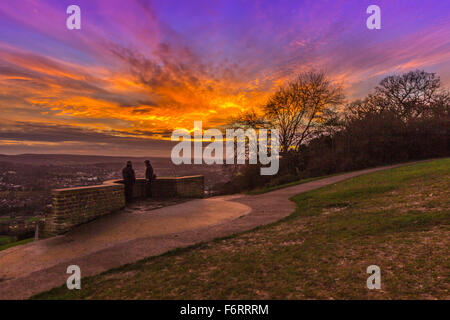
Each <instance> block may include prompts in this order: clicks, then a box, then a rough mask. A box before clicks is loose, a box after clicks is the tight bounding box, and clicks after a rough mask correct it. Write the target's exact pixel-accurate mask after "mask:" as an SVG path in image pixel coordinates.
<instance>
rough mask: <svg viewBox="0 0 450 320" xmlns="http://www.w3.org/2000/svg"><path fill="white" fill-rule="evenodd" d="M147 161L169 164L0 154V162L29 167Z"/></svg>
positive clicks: (97, 158) (104, 158) (59, 155)
mask: <svg viewBox="0 0 450 320" xmlns="http://www.w3.org/2000/svg"><path fill="white" fill-rule="evenodd" d="M146 159H149V160H150V161H151V162H152V163H154V164H163V163H168V162H170V158H158V157H147V158H146V157H113V156H94V155H73V154H19V155H4V154H0V162H12V163H20V164H29V165H51V164H52V165H59V166H60V165H74V164H96V163H125V162H127V161H128V160H131V161H133V162H136V163H140V162H144V160H146Z"/></svg>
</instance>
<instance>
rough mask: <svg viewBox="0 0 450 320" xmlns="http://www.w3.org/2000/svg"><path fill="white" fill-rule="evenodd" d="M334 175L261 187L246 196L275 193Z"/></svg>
mask: <svg viewBox="0 0 450 320" xmlns="http://www.w3.org/2000/svg"><path fill="white" fill-rule="evenodd" d="M335 175H338V173H336V174H331V175H328V176H320V177H313V178H308V179H302V180H298V181H292V182H288V183H283V184H280V185H277V186H271V187H263V188H259V189H254V190H251V191H248V192H247V194H248V195H253V196H255V195H258V194H263V193H267V192H270V191H275V190H279V189H283V188H287V187H292V186H296V185H298V184H303V183H307V182H311V181H316V180H320V179H325V178H328V177H332V176H335Z"/></svg>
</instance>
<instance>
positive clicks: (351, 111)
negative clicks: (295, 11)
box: [225, 70, 450, 192]
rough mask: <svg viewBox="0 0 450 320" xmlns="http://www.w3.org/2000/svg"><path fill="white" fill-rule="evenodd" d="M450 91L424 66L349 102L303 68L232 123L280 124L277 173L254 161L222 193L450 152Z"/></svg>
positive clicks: (326, 81) (321, 74)
mask: <svg viewBox="0 0 450 320" xmlns="http://www.w3.org/2000/svg"><path fill="white" fill-rule="evenodd" d="M449 105H450V93H449V91H448V90H447V89H445V88H442V86H441V81H440V78H439V76H437V75H436V74H435V73H428V72H425V71H422V70H416V71H411V72H408V73H404V74H400V75H392V76H388V77H386V78H384V79H383V80H382V81H381V82H380V83H379V84H378V85H377V86H376V87H375V89H374V90H373V91H372V92H371V93H370V94H368V95H367V97H365V98H364V99H359V100H357V101H352V102H350V103H346V101H345V96H344V94H343V89H342V87H341V86H340V85H338V84H335V83H334V82H333V81H331V80H330V79H329V77H327V75H326V74H325V73H324V72H314V71H313V72H303V73H301V74H299V75H298V76H297V77H296V78H295V79H294V80H291V81H289V82H287V83H286V84H285V85H283V86H281V87H280V88H278V89H277V90H276V91H275V92H274V93H273V94H272V96H271V97H270V98H269V99H268V101H267V103H266V104H265V105H264V106H263V107H262V108H261V110H258V111H255V110H251V111H249V112H245V113H243V114H241V115H239V116H238V117H236V118H233V119H232V120H231V121H230V126H232V127H234V128H235V127H241V128H254V129H256V130H258V129H261V128H277V129H278V130H279V138H280V155H281V159H280V171H279V173H278V175H277V176H275V177H268V176H260V175H259V174H257V172H258V171H257V167H258V166H257V165H246V166H243V167H240V168H239V170H236V171H235V172H234V177H233V179H232V181H230V183H229V184H228V185H227V186H225V189H227V190H225V192H231V191H241V190H245V189H252V188H255V187H258V186H261V185H264V184H265V185H276V184H280V183H285V182H290V181H294V180H298V179H299V178H308V177H313V176H320V175H328V174H332V173H337V172H345V171H350V170H358V169H363V168H368V167H374V166H379V165H387V164H393V163H399V162H406V161H412V160H420V159H427V158H437V157H446V156H449V143H448V142H449V139H448V138H449V129H448V128H449V119H450V118H449Z"/></svg>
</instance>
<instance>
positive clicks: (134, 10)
mask: <svg viewBox="0 0 450 320" xmlns="http://www.w3.org/2000/svg"><path fill="white" fill-rule="evenodd" d="M378 2H379V3H378V5H379V6H380V7H381V15H382V29H381V30H368V29H367V28H366V18H367V17H368V15H367V14H366V8H367V7H368V6H369V5H370V4H371V3H370V2H369V1H360V0H353V1H332V2H330V1H312V0H306V1H298V0H296V1H282V2H276V1H269V0H267V1H237V0H231V1H230V0H223V1H206V0H205V1H200V0H199V1H144V0H133V1H121V0H110V1H101V0H89V1H88V0H79V1H77V5H79V6H80V7H81V15H82V29H81V30H68V29H67V28H66V23H65V22H66V21H65V20H66V18H67V14H66V8H67V6H68V5H70V4H72V3H71V2H70V1H61V0H39V1H33V0H29V1H25V0H19V1H3V2H2V3H0V26H1V28H0V110H1V113H0V128H1V129H0V153H17V152H36V151H38V152H55V150H56V151H58V152H65V151H66V150H70V151H71V153H88V152H92V153H99V152H101V153H103V154H121V153H127V154H130V155H132V154H150V155H151V154H152V153H153V154H159V155H161V154H163V153H164V154H166V155H168V154H169V148H170V143H169V142H168V141H167V139H168V137H169V136H170V133H171V131H172V130H173V129H176V128H188V129H191V128H192V126H193V122H194V121H195V120H202V121H203V123H204V127H205V128H206V127H212V126H220V125H222V124H224V123H225V122H226V121H227V120H228V119H229V117H230V116H233V115H236V114H237V113H239V112H242V111H244V110H247V109H249V108H258V107H259V106H261V105H262V104H263V103H264V102H265V101H266V99H267V97H268V96H269V95H270V94H271V93H272V92H273V91H274V90H275V88H276V87H277V86H279V85H280V84H282V83H283V82H284V81H286V80H287V79H289V78H292V77H294V76H295V75H296V73H298V72H300V71H302V70H308V69H321V70H325V71H326V72H327V73H328V74H329V75H330V76H331V77H332V78H333V79H335V80H336V81H337V82H340V83H341V84H342V85H343V86H344V88H345V89H346V93H347V97H348V99H355V98H359V97H362V96H364V95H366V94H367V93H368V91H369V90H371V89H372V88H373V87H374V86H375V85H376V83H377V82H378V81H379V80H381V79H382V78H383V77H384V76H386V75H388V74H392V73H395V72H405V71H408V70H411V69H417V68H420V69H425V70H426V71H432V72H437V73H438V74H439V75H441V77H442V80H443V81H442V82H443V84H444V85H448V84H449V80H450V41H449V39H450V19H449V12H450V10H449V9H450V8H449V4H448V3H447V2H446V1H437V0H433V1H418V0H414V1H407V0H399V1H395V2H393V1H378ZM147 144H148V146H151V147H150V148H149V149H150V150H149V151H148V148H146V145H147ZM99 146H101V148H99ZM58 148H59V149H58ZM100 150H101V151H100Z"/></svg>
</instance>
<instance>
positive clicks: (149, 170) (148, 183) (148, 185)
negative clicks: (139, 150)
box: [144, 160, 156, 198]
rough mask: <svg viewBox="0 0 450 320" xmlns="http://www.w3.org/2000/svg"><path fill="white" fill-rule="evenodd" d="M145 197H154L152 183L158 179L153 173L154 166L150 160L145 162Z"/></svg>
mask: <svg viewBox="0 0 450 320" xmlns="http://www.w3.org/2000/svg"><path fill="white" fill-rule="evenodd" d="M144 163H145V167H146V168H145V195H146V197H147V198H151V197H152V181H153V180H154V179H155V178H156V175H155V174H154V172H153V167H152V164H151V163H150V160H145V162H144Z"/></svg>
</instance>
